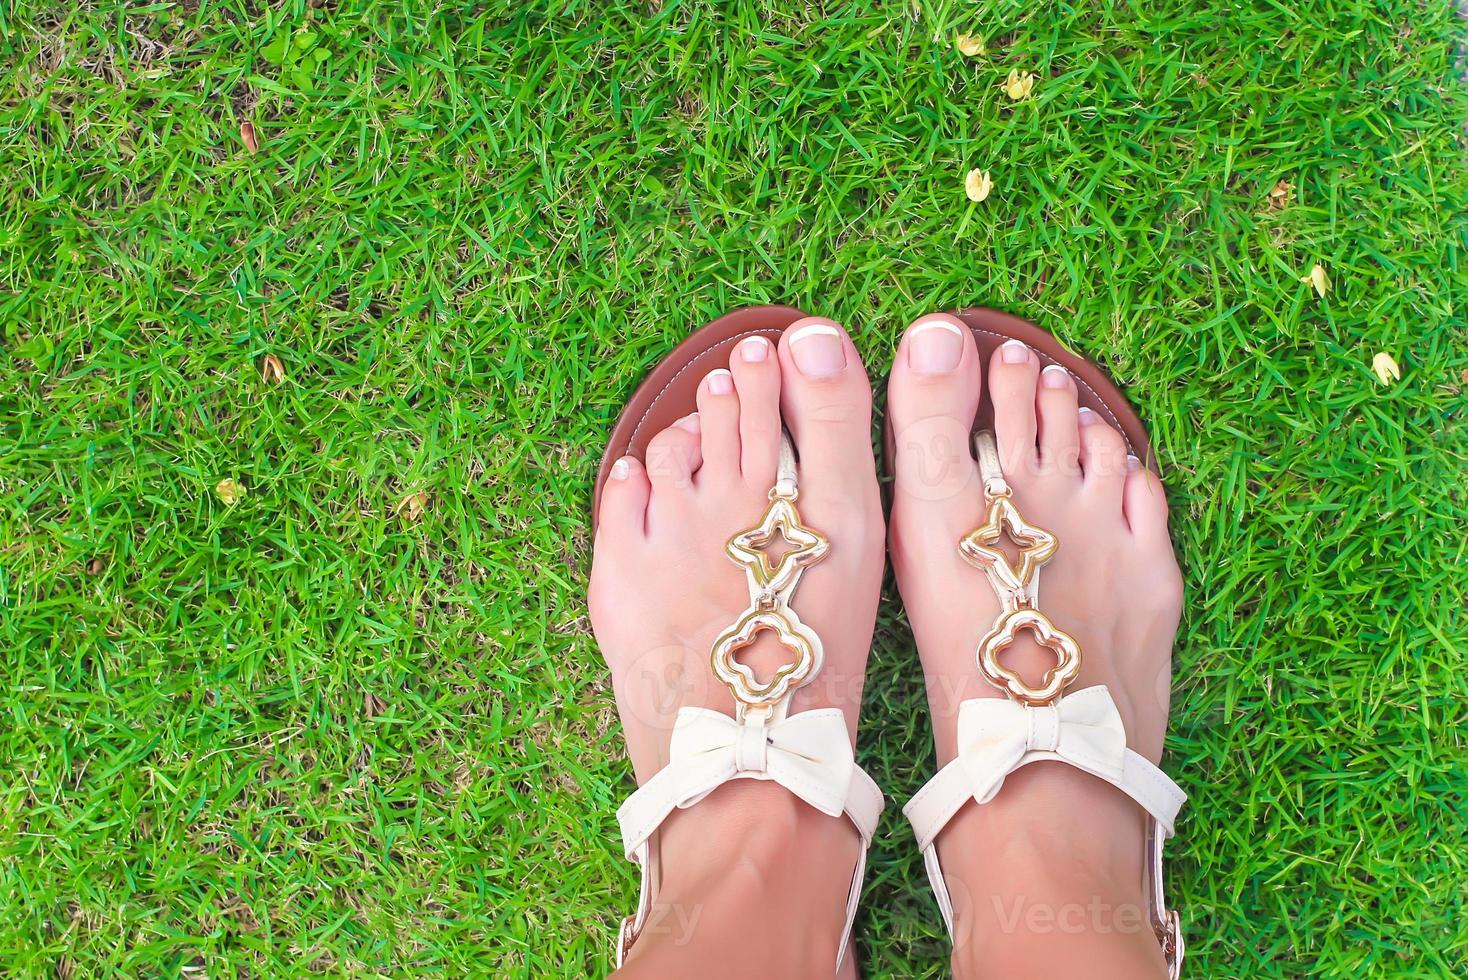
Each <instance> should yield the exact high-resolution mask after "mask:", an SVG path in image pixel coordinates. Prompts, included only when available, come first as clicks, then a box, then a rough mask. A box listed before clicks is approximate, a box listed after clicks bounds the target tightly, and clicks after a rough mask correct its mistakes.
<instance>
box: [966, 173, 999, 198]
mask: <svg viewBox="0 0 1468 980" xmlns="http://www.w3.org/2000/svg"><path fill="white" fill-rule="evenodd" d="M993 189H994V181H993V179H992V178H991V177H990V176H989V171H987V170H979V169H978V168H975V169H973V170H970V171H969V172H968V176H967V177H965V178H964V179H963V192H964V193H965V194H967V195H968V199H969V200H970V201H973V202H974V203H976V204H977V203H978V202H979V201H982V200H985V199H986V198H988V196H989V192H990V191H992V190H993Z"/></svg>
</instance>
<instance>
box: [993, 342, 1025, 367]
mask: <svg viewBox="0 0 1468 980" xmlns="http://www.w3.org/2000/svg"><path fill="white" fill-rule="evenodd" d="M999 357H1000V359H1002V360H1003V361H1004V363H1005V364H1023V363H1025V362H1026V361H1028V360H1029V359H1030V349H1029V348H1028V347H1026V346H1025V342H1024V341H1023V340H1006V341H1005V342H1004V346H1003V347H1001V348H999Z"/></svg>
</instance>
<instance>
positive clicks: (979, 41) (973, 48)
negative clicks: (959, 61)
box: [953, 34, 984, 58]
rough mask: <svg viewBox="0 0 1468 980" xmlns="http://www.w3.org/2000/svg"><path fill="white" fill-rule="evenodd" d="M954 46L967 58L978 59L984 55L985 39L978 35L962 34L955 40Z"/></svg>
mask: <svg viewBox="0 0 1468 980" xmlns="http://www.w3.org/2000/svg"><path fill="white" fill-rule="evenodd" d="M953 46H954V47H955V48H957V49H958V53H959V54H961V55H963V56H964V57H965V58H977V57H978V56H979V55H982V54H983V53H984V39H983V38H981V37H979V36H978V35H977V34H960V35H958V37H956V38H954V39H953Z"/></svg>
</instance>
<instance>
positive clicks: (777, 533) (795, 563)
mask: <svg viewBox="0 0 1468 980" xmlns="http://www.w3.org/2000/svg"><path fill="white" fill-rule="evenodd" d="M777 537H778V538H783V539H784V540H785V543H786V544H788V545H789V546H790V547H789V548H788V549H787V550H786V551H785V552H784V553H783V554H781V555H779V556H778V557H777V558H775V559H774V560H771V558H770V553H769V551H768V550H767V549H768V548H769V547H770V545H772V544H774V543H775V539H776V538H777ZM724 550H725V551H726V552H727V553H728V555H729V557H730V558H732V559H734V561H736V562H738V563H739V564H740V565H743V566H744V567H745V568H747V569H749V572H750V574H751V575H753V576H754V580H755V582H756V583H758V585H759V587H760V588H761V589H763V590H767V591H770V592H779V591H780V590H781V589H783V588H785V586H787V585H789V584H790V583H791V582H793V581H794V580H795V577H796V575H798V574H799V572H800V569H802V568H804V567H805V566H807V565H813V564H815V563H816V562H818V561H820V560H821V559H822V558H824V557H825V556H826V552H828V551H830V550H831V543H830V542H829V541H828V540H826V537H825V535H823V534H821V532H819V531H816V530H814V529H812V528H809V527H806V526H805V525H804V524H802V523H800V513H799V512H798V511H797V510H796V509H795V502H794V501H793V500H792V499H791V498H789V497H785V496H780V495H778V494H777V495H774V496H772V497H771V498H770V506H769V507H768V508H766V509H765V516H764V517H763V518H761V519H760V522H759V523H758V524H757V525H755V526H754V527H752V528H749V529H747V530H744V531H740V532H739V533H738V534H736V535H734V536H733V537H732V538H730V539H729V543H728V544H727V545H725V546H724Z"/></svg>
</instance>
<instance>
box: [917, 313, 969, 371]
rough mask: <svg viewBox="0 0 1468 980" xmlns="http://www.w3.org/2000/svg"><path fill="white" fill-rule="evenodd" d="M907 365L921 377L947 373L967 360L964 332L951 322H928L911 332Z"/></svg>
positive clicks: (919, 324) (925, 321)
mask: <svg viewBox="0 0 1468 980" xmlns="http://www.w3.org/2000/svg"><path fill="white" fill-rule="evenodd" d="M907 344H908V347H907V363H908V366H909V367H911V368H912V369H913V370H914V371H916V372H917V373H918V374H945V373H947V372H949V371H952V370H953V369H954V368H956V367H958V362H959V359H960V358H962V357H963V333H962V332H961V331H960V330H959V329H958V328H957V327H955V326H954V325H953V324H951V323H949V322H948V321H947V320H924V321H923V322H922V323H916V324H913V325H912V326H911V327H910V328H909V329H908V331H907Z"/></svg>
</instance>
